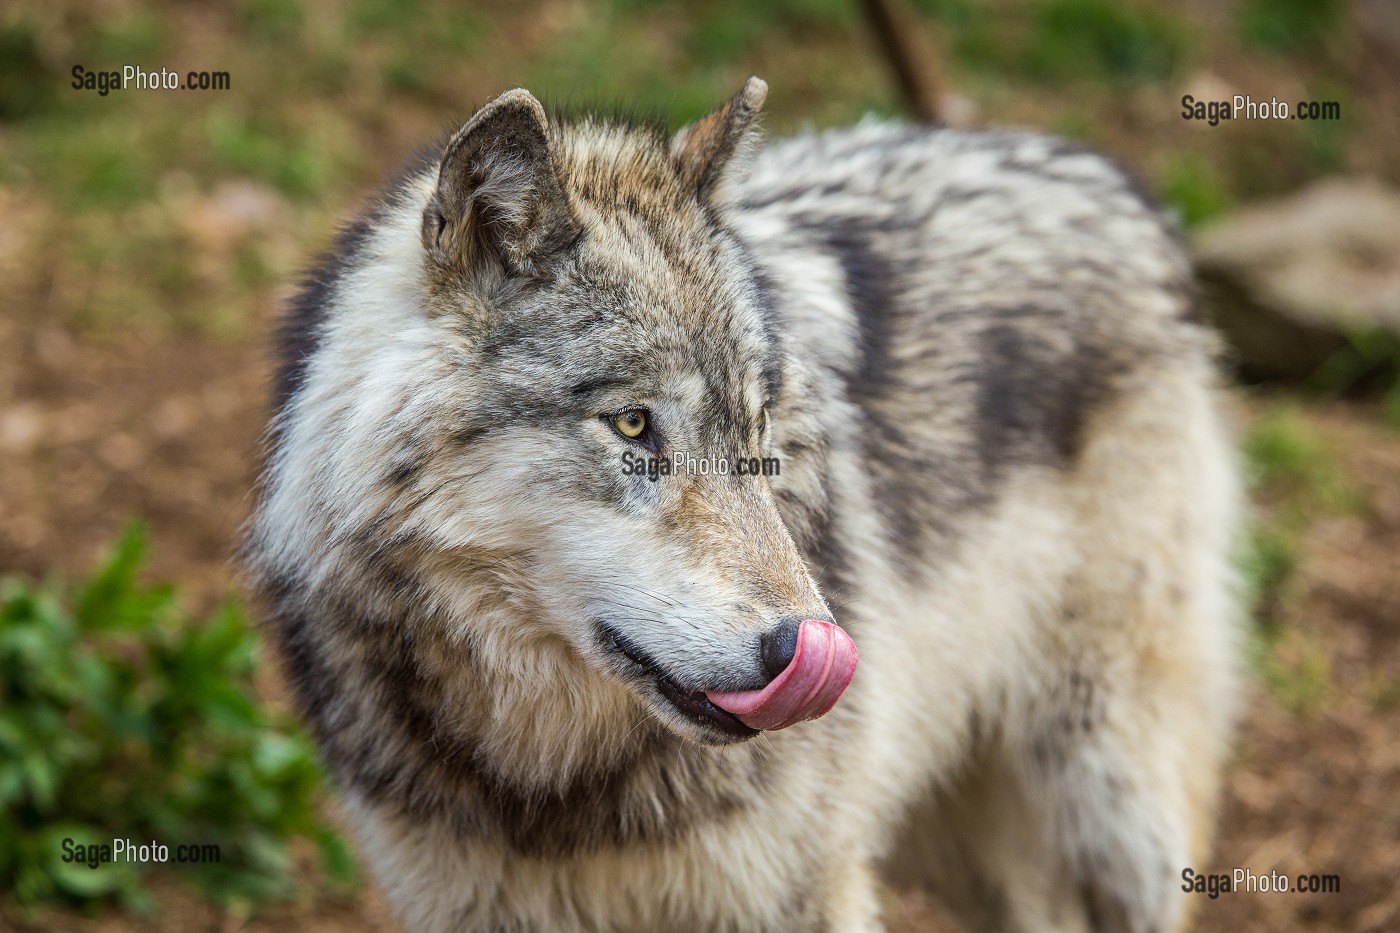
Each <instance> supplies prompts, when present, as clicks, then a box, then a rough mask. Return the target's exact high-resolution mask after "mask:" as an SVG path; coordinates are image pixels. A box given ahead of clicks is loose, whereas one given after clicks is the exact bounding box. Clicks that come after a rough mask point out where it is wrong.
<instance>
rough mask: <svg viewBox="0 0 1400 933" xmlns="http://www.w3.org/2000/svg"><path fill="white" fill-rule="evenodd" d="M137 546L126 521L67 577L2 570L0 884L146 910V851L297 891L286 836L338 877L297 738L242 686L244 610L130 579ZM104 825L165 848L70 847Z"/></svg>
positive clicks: (248, 892) (308, 756)
mask: <svg viewBox="0 0 1400 933" xmlns="http://www.w3.org/2000/svg"><path fill="white" fill-rule="evenodd" d="M144 552H145V535H144V533H143V531H142V530H141V528H140V527H139V526H134V527H133V528H131V529H130V530H129V531H128V532H127V533H126V534H125V535H124V536H123V537H122V539H121V541H120V542H119V543H118V544H117V546H116V548H115V549H114V550H113V552H112V554H111V556H110V557H109V558H108V559H107V561H106V562H105V563H104V565H103V566H101V567H100V569H98V570H97V571H96V572H95V573H94V575H93V576H92V577H91V578H90V579H89V580H87V581H86V582H85V583H84V584H82V585H80V586H78V587H76V588H73V589H71V590H66V589H64V588H61V587H58V586H54V585H47V586H34V585H31V584H28V583H25V582H21V581H19V580H14V579H7V580H5V581H3V583H0V889H9V890H12V891H13V892H14V897H15V898H16V900H17V902H18V903H19V904H20V905H21V906H22V907H27V906H29V905H35V904H39V903H60V904H70V905H73V904H76V905H93V904H97V903H102V902H110V901H115V902H118V903H120V904H122V905H124V906H126V907H127V908H130V909H135V910H140V911H145V910H149V909H150V908H151V906H152V901H151V897H150V894H149V891H148V888H147V884H148V881H149V878H150V874H151V872H152V871H153V870H156V869H161V870H165V871H168V872H170V873H173V874H176V875H177V876H178V877H180V878H182V879H185V880H188V881H189V882H191V883H193V884H194V885H195V886H196V887H197V888H198V889H199V890H200V891H201V892H202V893H203V894H204V895H205V896H206V897H209V898H210V899H212V900H215V901H217V902H219V903H221V904H224V905H230V904H233V903H235V902H241V903H243V904H245V905H246V904H249V903H251V902H255V901H257V900H262V899H269V898H279V897H286V896H289V895H291V894H293V893H295V891H296V886H297V884H298V882H297V877H298V873H297V872H296V871H295V870H294V867H295V859H294V857H293V844H294V842H295V840H298V839H301V838H305V839H310V840H312V841H313V842H314V843H315V845H316V846H318V847H319V851H320V855H321V864H322V868H323V871H324V873H325V876H326V877H327V879H329V880H330V881H331V882H332V884H334V885H345V884H348V883H349V882H350V881H351V880H352V878H353V874H354V868H353V862H352V860H351V857H350V854H349V850H348V849H347V848H346V846H345V843H344V842H343V841H342V840H341V838H340V837H339V836H338V835H337V834H336V833H335V831H334V830H333V829H332V828H331V827H330V826H329V825H328V824H326V823H325V822H324V821H323V819H322V818H321V816H320V815H319V813H318V811H317V801H318V800H319V799H320V794H321V787H322V783H323V778H322V774H321V771H320V769H319V767H318V765H317V763H316V760H315V757H314V755H313V753H312V750H311V747H310V745H309V743H308V742H307V741H306V740H305V738H303V737H302V736H301V735H300V734H298V733H297V732H296V731H295V730H294V729H293V728H292V726H291V724H290V723H289V722H288V721H286V719H285V718H284V717H283V716H280V715H277V714H275V713H273V712H272V711H270V710H269V709H268V708H266V707H264V706H261V705H259V703H258V702H257V701H256V700H255V699H253V693H252V677H253V671H254V647H255V636H254V633H253V632H252V630H251V629H250V628H249V626H248V625H247V623H246V621H245V620H244V618H243V615H242V613H241V612H240V611H239V609H238V607H237V605H236V604H234V603H231V602H230V603H228V604H226V605H225V606H223V607H222V608H221V609H219V610H218V611H217V612H215V613H214V614H213V615H212V616H211V617H210V618H208V619H204V620H194V619H190V618H188V617H187V616H185V615H184V614H183V613H181V612H180V610H179V608H178V606H177V603H176V594H175V592H174V590H173V589H172V588H171V587H168V586H147V585H143V584H142V583H140V582H139V581H138V571H139V568H140V565H141V562H142V559H143V556H144ZM115 839H122V840H130V841H131V842H132V843H134V844H137V845H141V844H148V843H159V844H161V845H164V846H167V847H168V850H169V861H168V863H166V864H164V865H153V864H149V863H148V864H141V863H133V862H127V861H124V860H117V861H113V862H108V863H102V864H92V861H91V860H83V859H81V857H80V858H78V859H74V858H72V855H73V853H74V851H75V848H74V847H75V846H84V847H86V846H93V845H96V846H101V845H103V844H108V845H110V844H112V842H113V840H115ZM64 840H72V842H71V843H68V844H65V842H64ZM181 845H186V846H188V845H195V846H201V847H203V846H218V859H217V860H209V861H202V862H198V863H195V864H177V858H176V854H175V853H176V848H177V846H181ZM65 855H67V856H69V861H64V857H65Z"/></svg>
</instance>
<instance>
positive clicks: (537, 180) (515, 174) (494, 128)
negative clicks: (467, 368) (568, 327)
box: [422, 88, 579, 275]
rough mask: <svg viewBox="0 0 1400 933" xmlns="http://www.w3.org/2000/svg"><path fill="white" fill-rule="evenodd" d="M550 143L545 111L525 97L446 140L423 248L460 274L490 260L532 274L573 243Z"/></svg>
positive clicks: (494, 104) (489, 108)
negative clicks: (547, 260)
mask: <svg viewBox="0 0 1400 933" xmlns="http://www.w3.org/2000/svg"><path fill="white" fill-rule="evenodd" d="M578 232H579V227H578V224H577V222H576V221H575V220H574V218H573V215H572V214H571V213H570V211H569V205H568V202H567V201H566V199H565V197H564V189H563V186H562V185H561V184H560V182H559V174H558V172H557V171H556V170H555V166H554V158H553V155H552V154H551V151H550V144H549V123H548V120H547V118H546V117H545V113H544V107H542V106H541V105H540V102H539V101H538V100H536V99H535V97H534V95H532V94H531V93H530V92H529V91H527V90H525V89H523V88H517V89H515V90H513V91H507V92H506V93H504V94H502V95H501V96H500V97H497V98H496V99H495V100H493V101H491V103H489V104H487V105H486V106H484V107H482V108H481V109H480V110H478V111H477V112H476V114H475V115H473V116H472V118H471V119H470V120H468V121H467V122H466V124H465V125H463V126H462V128H461V129H459V130H458V131H457V132H456V133H455V134H454V135H453V136H452V139H451V140H449V141H448V143H447V146H446V148H445V149H444V150H443V154H442V161H441V162H440V163H439V165H438V177H437V190H436V191H435V192H434V193H433V196H432V198H430V199H429V201H428V206H427V207H426V208H425V209H424V211H423V230H422V237H423V248H424V249H425V250H426V251H427V253H428V256H429V259H430V260H432V261H433V262H434V263H436V264H438V265H439V266H440V267H442V268H444V269H449V270H457V271H461V272H470V271H472V270H477V269H480V268H481V266H482V264H483V263H487V262H490V261H491V260H493V259H494V260H495V261H497V262H499V263H501V264H502V265H503V266H504V267H505V270H506V271H507V273H508V274H519V275H530V274H534V273H536V272H538V271H539V269H540V266H541V264H542V263H543V262H544V261H545V260H546V259H548V258H549V257H550V256H552V255H554V254H555V253H556V252H558V251H559V250H561V249H563V248H564V247H565V246H567V245H568V244H569V243H571V242H573V241H574V239H575V238H576V237H577V235H578Z"/></svg>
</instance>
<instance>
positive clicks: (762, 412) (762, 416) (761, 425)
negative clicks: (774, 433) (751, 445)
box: [758, 408, 768, 437]
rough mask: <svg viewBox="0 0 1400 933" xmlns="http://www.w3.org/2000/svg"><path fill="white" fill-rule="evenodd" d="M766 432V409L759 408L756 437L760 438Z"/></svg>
mask: <svg viewBox="0 0 1400 933" xmlns="http://www.w3.org/2000/svg"><path fill="white" fill-rule="evenodd" d="M767 430H768V409H766V408H760V409H759V410H758V436H759V437H762V436H763V432H765V431H767Z"/></svg>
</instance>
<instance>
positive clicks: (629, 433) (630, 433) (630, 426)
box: [612, 408, 647, 438]
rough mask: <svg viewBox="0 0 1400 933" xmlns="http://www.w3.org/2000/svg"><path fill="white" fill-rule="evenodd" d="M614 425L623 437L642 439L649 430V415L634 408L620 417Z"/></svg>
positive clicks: (615, 419)
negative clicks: (643, 433)
mask: <svg viewBox="0 0 1400 933" xmlns="http://www.w3.org/2000/svg"><path fill="white" fill-rule="evenodd" d="M612 423H613V427H615V428H617V432H618V433H619V434H621V435H622V436H623V437H632V438H636V437H641V436H642V432H643V431H645V430H646V429H647V413H646V412H644V411H642V410H641V409H640V408H632V409H629V410H627V411H624V412H623V413H622V414H620V415H618V416H617V417H616V418H614V419H613V422H612Z"/></svg>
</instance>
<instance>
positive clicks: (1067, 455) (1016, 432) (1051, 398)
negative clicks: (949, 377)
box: [975, 322, 1108, 473]
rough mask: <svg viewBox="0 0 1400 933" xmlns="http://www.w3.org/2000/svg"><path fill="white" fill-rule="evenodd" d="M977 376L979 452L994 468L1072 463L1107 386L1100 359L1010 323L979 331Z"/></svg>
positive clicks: (990, 466) (984, 461)
mask: <svg viewBox="0 0 1400 933" xmlns="http://www.w3.org/2000/svg"><path fill="white" fill-rule="evenodd" d="M979 340H980V343H981V347H982V357H983V359H982V366H981V368H980V370H979V373H978V377H977V395H976V414H977V417H976V420H975V425H976V434H977V453H978V456H979V458H980V459H981V461H982V464H983V467H984V469H986V470H988V471H989V472H991V473H996V472H998V471H1000V470H1001V469H1002V468H1003V467H1005V466H1008V465H1011V464H1026V463H1040V464H1046V465H1052V466H1058V467H1068V466H1070V465H1072V464H1073V463H1074V461H1075V460H1076V458H1077V457H1078V454H1079V450H1080V447H1081V446H1082V443H1083V437H1084V430H1085V423H1086V421H1087V419H1088V417H1089V414H1090V412H1091V410H1092V409H1093V408H1094V407H1095V406H1096V405H1097V404H1098V403H1099V402H1100V401H1101V400H1102V399H1103V397H1104V395H1105V394H1106V392H1107V389H1108V386H1107V374H1106V373H1105V372H1103V366H1104V364H1103V361H1101V360H1097V359H1095V358H1094V356H1093V355H1092V354H1090V353H1088V352H1086V351H1085V350H1084V349H1083V348H1080V347H1077V346H1076V347H1074V348H1072V349H1071V350H1070V351H1068V352H1066V351H1063V350H1060V349H1057V348H1055V347H1052V346H1051V345H1050V344H1049V343H1048V342H1047V341H1046V340H1045V339H1044V338H1043V337H1040V336H1038V335H1036V334H1034V333H1031V332H1030V331H1028V330H1026V329H1023V328H1021V327H1017V326H1016V325H1014V324H1012V323H1009V322H1007V323H996V324H993V325H992V326H990V327H988V328H987V329H986V330H984V331H982V333H981V335H980V338H979Z"/></svg>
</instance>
